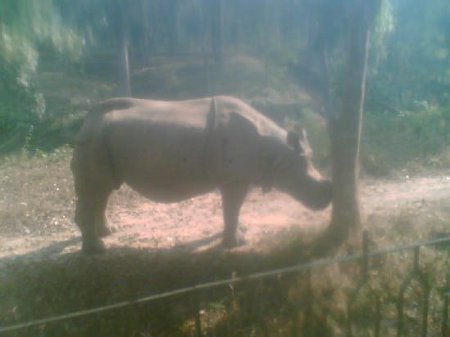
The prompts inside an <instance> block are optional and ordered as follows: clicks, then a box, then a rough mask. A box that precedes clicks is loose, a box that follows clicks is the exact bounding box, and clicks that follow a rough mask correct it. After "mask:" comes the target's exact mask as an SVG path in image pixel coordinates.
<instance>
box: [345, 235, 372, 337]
mask: <svg viewBox="0 0 450 337" xmlns="http://www.w3.org/2000/svg"><path fill="white" fill-rule="evenodd" d="M361 274H362V278H361V281H360V282H359V283H358V285H357V286H356V288H355V290H354V292H353V293H352V294H351V295H350V298H349V301H348V304H347V336H348V337H352V336H353V331H352V320H353V313H352V305H353V303H354V302H355V301H356V298H357V297H358V294H359V292H360V290H361V289H362V288H363V287H364V286H365V285H366V284H367V282H368V280H369V232H368V231H367V230H364V231H363V233H362V258H361Z"/></svg>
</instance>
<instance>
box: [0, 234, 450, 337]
mask: <svg viewBox="0 0 450 337" xmlns="http://www.w3.org/2000/svg"><path fill="white" fill-rule="evenodd" d="M368 241H369V240H368V236H367V233H366V232H364V233H363V252H362V253H361V254H351V255H346V256H340V257H336V258H324V259H319V260H316V261H313V262H310V263H304V264H298V265H294V266H290V267H285V268H279V269H273V270H268V271H264V272H259V273H254V274H249V275H246V276H233V277H231V278H228V279H223V280H220V281H214V282H207V283H202V284H198V285H196V286H192V287H185V288H181V289H176V290H173V291H167V292H163V293H159V294H154V295H150V296H146V297H142V298H139V299H135V300H130V301H123V302H118V303H114V304H111V305H105V306H100V307H96V308H92V309H88V310H81V311H77V312H72V313H68V314H62V315H58V316H53V317H48V318H44V319H38V320H33V321H28V322H22V323H17V324H14V325H10V326H3V327H1V326H0V334H1V333H6V332H13V331H19V330H23V329H26V328H31V327H38V326H42V325H44V324H52V323H56V322H61V321H66V320H70V319H75V318H80V317H87V316H91V315H94V314H99V313H105V312H108V311H112V310H116V309H120V308H126V307H130V306H134V305H136V304H142V303H149V302H154V301H157V300H168V299H170V298H174V297H176V296H179V295H190V296H192V299H193V308H194V309H193V310H194V322H195V331H196V335H197V336H203V335H204V334H203V333H204V332H203V330H202V320H201V318H200V302H199V294H201V293H203V292H205V291H208V290H212V289H214V288H220V287H231V288H233V287H234V286H235V285H237V284H239V283H244V282H254V283H255V287H253V288H254V289H253V290H254V292H255V294H254V295H255V296H258V292H259V289H260V287H261V286H262V284H263V282H264V279H267V278H271V277H280V276H285V275H288V274H294V273H304V275H305V277H309V276H310V272H311V271H313V270H315V269H318V268H321V267H326V266H331V265H335V264H342V263H350V262H360V264H361V280H360V282H358V283H357V286H356V288H355V289H354V291H353V292H352V293H351V294H350V295H349V298H348V303H347V318H346V322H347V323H346V332H345V336H358V334H355V325H357V317H356V315H355V313H356V311H357V305H356V303H357V300H358V298H359V297H361V296H373V298H374V303H375V305H374V309H373V315H372V318H373V319H372V320H373V322H372V328H370V330H371V331H372V332H371V333H370V334H369V335H370V336H374V337H379V336H382V335H381V323H382V319H381V311H382V299H381V298H380V297H379V295H378V294H376V293H372V294H370V295H368V294H367V291H366V292H364V290H365V288H366V287H367V286H368V285H369V283H370V277H369V271H370V260H371V259H372V258H375V257H380V256H384V255H387V254H394V253H399V252H404V251H408V250H413V251H414V259H413V264H412V269H411V270H410V272H409V273H408V274H407V275H406V277H405V278H404V281H403V283H402V285H401V287H400V293H399V297H398V303H397V304H396V308H397V314H398V320H397V326H396V328H395V329H396V335H397V336H399V337H400V336H405V333H406V332H405V322H404V321H405V319H404V314H405V313H404V310H405V309H404V301H405V293H406V292H407V290H408V289H409V288H410V287H411V284H412V282H416V283H417V284H418V285H419V287H420V288H421V289H422V299H421V303H422V313H421V314H422V322H421V327H420V329H421V332H420V336H423V337H425V336H428V335H427V329H428V314H429V313H428V309H429V299H430V290H431V289H430V285H429V283H428V281H427V279H426V276H425V274H424V272H423V271H422V270H421V267H420V265H419V257H420V248H421V247H424V246H437V245H444V244H450V237H443V238H437V239H434V240H428V241H421V242H414V243H411V244H406V245H402V246H395V247H388V248H384V249H380V250H376V251H369V245H368ZM369 293H370V290H369ZM442 296H443V299H444V300H443V308H442V328H441V335H440V336H442V337H449V336H450V334H449V328H450V326H449V315H448V306H449V301H450V271H449V270H447V283H446V286H445V289H444V291H443V294H442ZM257 310H258V309H257ZM263 335H268V334H267V331H266V332H264V333H263ZM369 335H368V336H369ZM417 335H418V336H419V334H417ZM408 336H409V335H408ZM433 336H434V335H433Z"/></svg>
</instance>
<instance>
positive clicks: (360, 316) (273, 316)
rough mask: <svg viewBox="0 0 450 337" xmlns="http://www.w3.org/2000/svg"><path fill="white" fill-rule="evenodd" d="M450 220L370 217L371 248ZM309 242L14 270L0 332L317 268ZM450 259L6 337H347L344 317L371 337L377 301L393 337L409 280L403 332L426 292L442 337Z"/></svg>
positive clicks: (288, 280) (192, 298) (409, 261)
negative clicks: (304, 266)
mask: <svg viewBox="0 0 450 337" xmlns="http://www.w3.org/2000/svg"><path fill="white" fill-rule="evenodd" d="M448 215H449V210H448V209H445V208H441V207H437V208H436V209H434V210H433V211H432V212H428V213H426V214H424V213H420V212H419V213H418V212H416V211H414V210H409V211H399V212H398V214H393V215H392V216H391V217H389V218H386V217H383V216H380V217H378V218H372V219H370V222H368V223H367V227H368V229H369V232H370V239H371V240H370V244H369V249H370V250H371V251H373V250H376V249H377V248H382V247H386V246H392V245H399V244H402V243H408V242H411V241H415V240H417V239H418V238H417V233H420V235H419V239H424V240H425V239H430V238H435V237H437V236H438V237H442V236H444V235H448V234H449V233H450V222H449V221H448ZM386 222H389V223H391V225H386ZM371 228H372V229H371ZM359 241H360V240H359V238H357V237H354V239H353V240H350V241H349V242H348V243H347V244H346V245H344V246H343V247H341V248H340V250H339V251H338V252H336V254H337V255H348V254H359V253H360V252H361V246H360V243H359ZM314 244H315V239H314V238H312V237H309V238H304V237H303V238H301V237H299V236H298V235H297V234H295V233H292V234H291V235H290V238H289V239H286V240H285V241H283V242H277V245H276V246H272V248H271V249H268V250H267V251H266V252H265V253H263V254H261V253H249V252H247V253H243V252H232V251H231V252H224V251H221V250H217V249H211V250H208V251H204V252H200V253H192V254H188V255H186V254H184V253H182V252H177V251H171V250H157V251H145V250H142V249H135V248H126V249H125V248H120V249H119V248H117V249H112V250H110V251H109V252H108V254H106V255H104V256H98V257H85V256H83V255H80V254H79V253H69V254H65V255H62V256H59V257H57V258H53V259H51V260H47V261H45V260H44V261H30V260H28V261H25V260H22V261H18V262H15V263H14V264H10V265H7V266H6V267H4V268H3V269H2V270H1V272H0V299H1V301H0V317H1V318H0V326H5V325H8V324H12V323H14V322H17V321H19V322H22V321H28V320H31V319H38V318H44V317H48V316H54V315H60V314H64V313H69V312H73V311H77V310H84V309H89V308H93V307H97V306H103V305H108V304H112V303H117V302H120V301H128V300H133V299H137V298H139V297H143V296H148V295H150V294H157V293H161V292H164V291H170V290H173V289H178V288H182V287H189V286H192V285H195V284H199V283H202V282H209V281H216V280H220V279H227V278H231V279H232V278H236V277H240V276H245V275H248V274H251V273H254V272H258V271H263V270H270V269H273V268H279V267H283V266H287V265H293V264H297V263H306V262H311V261H314V260H315V259H316V258H317V257H314V255H312V252H313V250H314V249H313V247H314ZM449 252H450V250H449V245H448V244H447V245H442V244H441V245H435V246H428V247H423V248H421V251H420V262H419V263H420V267H419V268H420V273H422V274H421V275H423V279H421V278H418V277H417V274H414V254H413V252H412V251H411V250H409V251H404V252H398V253H395V254H394V253H392V254H386V255H380V256H377V257H375V258H373V259H371V260H370V268H369V269H368V274H367V279H365V278H364V272H363V267H362V265H361V262H352V263H334V264H330V265H327V266H323V267H318V268H314V269H311V270H307V271H302V272H296V273H287V274H282V273H279V274H276V275H274V276H271V277H266V278H262V279H257V280H244V281H243V282H238V283H233V282H230V283H228V284H225V285H224V286H221V287H215V288H212V289H210V290H198V291H196V292H192V293H188V294H184V295H177V296H172V297H169V298H168V299H161V300H156V301H152V302H148V303H141V304H132V305H130V306H128V307H126V308H121V309H116V310H112V311H107V312H105V313H99V314H94V315H89V316H87V317H84V318H76V319H72V320H67V321H62V322H57V323H53V324H42V325H40V326H39V327H37V328H29V329H28V330H24V331H20V332H17V333H10V334H6V336H37V335H42V336H58V337H60V336H97V337H101V336H192V335H195V334H196V332H195V331H196V330H195V329H196V326H198V325H199V324H200V326H201V328H202V333H201V335H205V336H206V335H213V336H230V335H232V336H246V337H247V336H259V335H269V336H272V335H278V336H292V335H295V336H310V337H314V336H317V337H319V336H320V337H327V336H345V335H346V331H347V330H346V329H347V327H348V326H347V322H348V321H347V314H348V312H349V311H348V310H350V312H351V313H352V316H351V317H352V322H353V324H352V329H353V331H354V335H356V336H371V335H373V333H374V317H376V310H375V308H376V305H378V304H377V301H378V300H379V301H380V305H381V310H380V313H381V317H380V319H381V325H380V326H381V335H382V336H396V327H397V323H398V315H397V308H398V307H397V306H398V301H399V296H400V293H401V289H402V285H403V284H404V282H405V280H406V279H407V278H408V275H412V276H414V277H413V279H412V281H411V285H410V286H408V287H407V288H406V290H405V292H404V312H405V317H406V318H407V319H406V321H405V329H406V330H405V331H409V332H410V333H413V332H414V333H415V332H417V331H419V330H420V329H421V313H422V310H423V302H422V301H421V298H422V296H423V291H424V286H423V285H424V284H425V285H426V286H427V287H429V289H430V302H429V308H428V310H429V316H428V317H429V318H428V331H429V333H430V334H431V335H439V333H440V329H441V324H442V312H443V311H442V309H443V303H444V302H443V299H444V297H443V293H444V292H445V291H448V288H446V283H445V282H446V277H447V275H446V274H447V273H448V270H449V267H450V266H449V260H448V254H449ZM419 281H420V282H419ZM361 282H363V283H361ZM421 282H422V283H421ZM359 285H361V288H359ZM357 289H359V291H356V290H357ZM446 289H447V290H446ZM352 298H353V300H351V299H352ZM349 305H350V307H349ZM349 308H350V309H349Z"/></svg>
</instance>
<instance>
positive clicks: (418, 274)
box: [397, 246, 430, 337]
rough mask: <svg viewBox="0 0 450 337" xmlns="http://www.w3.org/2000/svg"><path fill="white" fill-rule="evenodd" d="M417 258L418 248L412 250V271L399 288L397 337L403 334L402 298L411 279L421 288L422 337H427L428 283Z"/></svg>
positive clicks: (418, 254)
mask: <svg viewBox="0 0 450 337" xmlns="http://www.w3.org/2000/svg"><path fill="white" fill-rule="evenodd" d="M419 256H420V246H417V247H415V248H414V264H413V270H412V271H411V272H410V273H409V275H408V277H407V278H406V279H405V280H404V281H403V283H402V286H401V287H400V298H399V302H398V326H397V336H398V337H401V336H402V335H403V332H404V296H405V292H406V289H407V288H408V287H409V285H410V284H411V282H412V280H413V279H416V280H417V281H418V282H419V284H420V285H421V286H422V290H423V298H422V301H423V308H422V333H421V336H422V337H426V336H427V330H428V304H429V303H428V302H429V297H430V296H429V295H430V290H429V287H428V283H427V281H426V279H425V277H424V275H423V274H422V271H421V270H420V264H419Z"/></svg>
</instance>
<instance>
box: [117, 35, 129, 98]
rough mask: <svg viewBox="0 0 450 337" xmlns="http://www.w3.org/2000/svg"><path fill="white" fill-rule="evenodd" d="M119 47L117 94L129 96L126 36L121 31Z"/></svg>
mask: <svg viewBox="0 0 450 337" xmlns="http://www.w3.org/2000/svg"><path fill="white" fill-rule="evenodd" d="M121 35H122V36H121V38H120V47H119V95H121V96H126V97H130V96H131V81H130V63H129V60H128V38H127V35H126V33H125V31H123V32H122V34H121Z"/></svg>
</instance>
